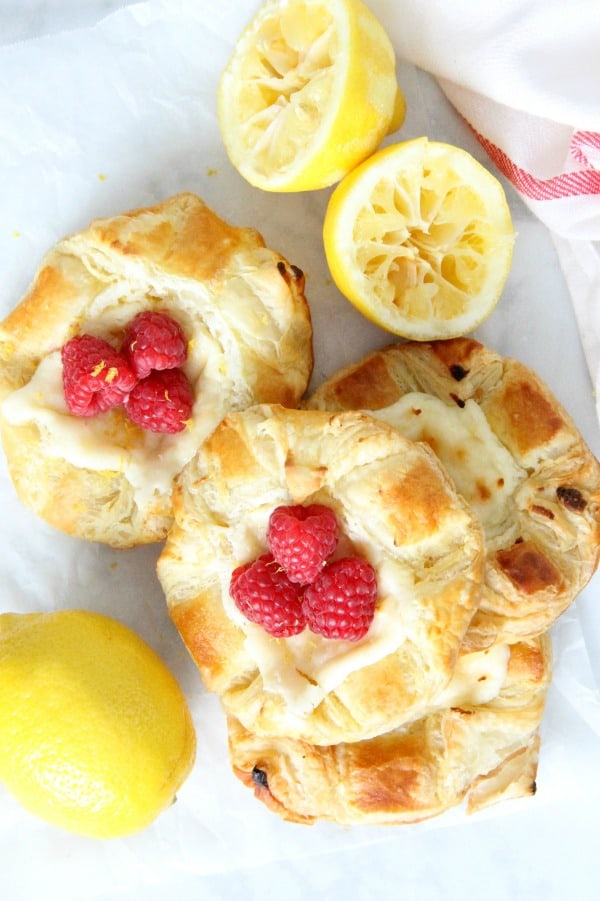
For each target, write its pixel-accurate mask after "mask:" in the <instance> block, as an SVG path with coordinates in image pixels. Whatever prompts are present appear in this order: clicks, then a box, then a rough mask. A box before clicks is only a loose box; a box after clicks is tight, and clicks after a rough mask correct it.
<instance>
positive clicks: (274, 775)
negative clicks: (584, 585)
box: [228, 636, 551, 825]
mask: <svg viewBox="0 0 600 901" xmlns="http://www.w3.org/2000/svg"><path fill="white" fill-rule="evenodd" d="M480 653H485V652H480ZM508 653H509V658H508V665H507V668H506V675H505V678H504V681H503V683H502V685H501V686H500V689H499V691H498V692H497V694H495V696H494V697H493V698H491V699H490V700H489V701H488V702H486V703H484V704H478V703H473V702H472V701H469V699H468V693H467V695H466V697H465V699H464V700H463V702H462V703H461V704H460V705H456V706H452V707H443V708H440V709H438V710H435V711H433V712H431V713H430V714H428V715H427V716H425V717H423V718H422V719H419V720H418V721H416V722H413V723H411V724H409V725H407V726H405V727H403V728H399V729H396V730H393V731H389V732H386V733H384V734H382V735H378V736H376V737H375V738H372V739H370V740H368V741H359V742H354V743H351V744H348V743H340V744H335V745H330V746H327V747H324V746H321V747H316V746H315V745H312V744H310V743H308V742H303V741H298V740H297V739H293V738H289V737H265V736H258V735H255V734H253V733H252V732H251V731H249V730H248V729H246V728H244V727H243V726H242V725H241V724H240V723H239V721H237V720H236V719H235V718H233V717H228V735H229V752H230V759H231V765H232V767H233V771H234V773H235V774H236V776H237V777H238V778H239V779H240V780H241V781H242V782H243V783H244V784H245V785H247V786H248V787H250V788H251V789H253V791H254V794H255V795H256V797H257V798H258V799H259V800H260V801H262V802H263V803H264V804H266V805H267V806H268V807H269V808H270V809H271V810H273V811H274V812H275V813H277V814H278V815H279V816H280V817H282V818H283V819H285V820H290V821H293V822H298V823H306V824H311V823H314V822H315V821H316V820H319V819H324V820H330V821H333V822H335V823H338V824H341V825H369V824H370V825H386V824H388V825H396V824H405V823H416V822H419V821H421V820H425V819H428V818H431V817H434V816H438V815H440V814H442V813H445V812H446V811H448V810H449V809H450V808H452V807H455V806H457V805H459V804H461V803H462V802H463V801H465V799H466V809H467V811H468V812H469V813H471V812H473V811H476V810H479V809H481V808H483V807H486V806H489V805H491V804H494V803H497V802H498V801H501V800H506V799H510V798H518V797H525V796H527V795H532V794H534V792H535V788H536V785H535V778H536V772H537V760H538V748H539V732H538V727H539V724H540V721H541V717H542V714H543V709H544V703H545V698H546V692H547V688H548V684H549V681H550V675H551V650H550V641H549V639H548V637H547V636H542V637H540V638H537V639H532V640H531V641H528V642H518V643H515V644H513V645H511V646H510V648H509V649H508ZM473 688H474V689H476V688H477V686H476V685H474V686H473Z"/></svg>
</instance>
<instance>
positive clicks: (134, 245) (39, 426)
mask: <svg viewBox="0 0 600 901" xmlns="http://www.w3.org/2000/svg"><path fill="white" fill-rule="evenodd" d="M303 290H304V277H303V274H302V272H301V271H300V270H299V269H298V268H296V267H295V266H292V265H290V264H289V263H288V262H287V261H286V260H284V259H283V258H282V257H281V256H280V255H279V254H277V253H276V252H274V251H273V250H270V249H268V248H267V247H265V244H264V241H263V239H262V237H261V236H260V235H259V234H258V232H256V231H255V230H253V229H249V228H235V227H232V226H231V225H228V224H227V223H226V222H224V221H222V220H221V219H220V218H219V217H218V216H217V215H216V214H215V213H214V212H212V210H210V209H209V208H208V207H207V206H206V205H205V204H204V203H203V202H202V200H200V198H198V197H196V196H195V195H193V194H189V193H186V194H180V195H177V196H175V197H171V198H170V199H168V200H165V201H164V202H162V203H159V204H157V205H156V206H153V207H150V208H147V209H138V210H134V211H132V212H128V213H124V214H123V215H120V216H115V217H114V218H110V219H100V220H96V221H95V222H92V224H91V225H90V226H89V228H86V229H85V230H84V231H82V232H80V233H78V234H75V235H72V236H70V237H67V238H65V239H64V240H62V241H61V242H60V243H59V244H57V245H56V246H55V247H54V248H53V249H52V250H51V251H50V252H49V253H48V255H47V256H46V257H45V259H44V260H43V261H42V264H41V266H40V268H39V271H38V273H37V275H36V277H35V280H34V282H33V285H32V287H31V289H30V290H29V292H28V293H27V295H26V297H25V298H24V299H23V300H22V301H21V303H20V304H19V305H18V306H17V307H16V309H14V310H13V312H12V313H10V315H9V316H8V317H7V318H6V319H5V320H4V322H3V323H2V324H1V326H0V400H2V401H3V403H2V406H1V408H0V426H1V430H2V440H3V444H4V448H5V452H6V456H7V459H8V465H9V469H10V474H11V477H12V479H13V482H14V484H15V487H16V490H17V493H18V495H19V496H20V498H21V499H22V501H23V502H24V503H25V504H26V505H27V506H29V507H30V508H31V509H33V510H34V511H35V512H36V513H38V514H39V515H40V516H42V517H43V518H44V519H46V520H47V521H48V522H49V523H51V524H52V525H53V526H56V527H57V528H59V529H61V530H63V531H65V532H67V533H69V534H72V535H76V536H78V537H80V538H86V539H92V540H96V541H102V542H106V543H108V544H111V545H114V546H116V547H127V546H130V545H135V544H139V543H144V542H150V541H157V540H160V539H163V538H164V536H165V535H166V533H167V530H168V528H169V526H170V524H171V522H172V507H171V488H172V483H173V479H174V477H175V476H176V475H177V473H178V472H179V470H180V469H181V468H182V466H183V465H184V463H186V462H187V460H189V459H190V457H191V456H192V455H193V453H194V452H195V450H196V448H197V446H198V445H199V444H200V443H201V441H202V440H203V439H204V438H205V437H206V436H207V435H208V434H210V432H211V431H212V430H213V429H214V427H215V426H216V424H217V423H218V422H219V420H220V419H221V418H222V417H223V416H224V415H225V414H226V413H227V412H228V411H229V410H232V409H233V410H236V409H243V408H244V407H247V406H249V405H251V404H253V403H256V402H263V401H264V402H276V403H281V404H284V405H291V406H295V405H296V404H297V402H298V400H299V399H300V398H301V396H302V395H303V393H304V391H305V389H306V386H307V384H308V380H309V378H310V374H311V370H312V331H311V323H310V314H309V309H308V306H307V303H306V299H305V297H304V293H303ZM143 310H155V311H161V312H166V313H167V314H169V315H170V316H171V317H172V318H174V319H175V320H176V321H177V322H178V323H179V325H180V326H181V327H182V328H183V330H184V333H185V337H186V339H187V340H188V359H187V361H186V363H185V365H184V367H183V369H184V371H185V372H186V374H187V376H188V378H189V380H190V382H191V384H192V388H193V395H194V406H193V410H192V415H191V417H190V420H189V421H188V423H187V427H186V429H185V431H183V432H181V433H179V434H176V435H166V434H157V433H155V432H149V431H147V430H146V429H142V428H139V427H138V426H136V425H133V424H132V423H131V421H129V420H128V419H127V417H126V416H124V414H123V410H122V408H121V407H117V408H114V409H112V410H109V411H107V412H104V413H102V414H99V415H98V416H94V417H89V418H80V417H76V416H73V415H70V414H69V413H68V410H67V407H66V406H65V400H64V396H63V391H62V387H61V372H62V368H61V358H60V350H61V347H62V345H63V344H64V343H65V342H66V341H67V340H68V339H70V338H71V337H73V336H74V335H75V334H81V333H91V334H92V335H95V336H99V337H102V338H104V339H106V340H108V341H109V342H111V343H112V344H113V345H114V346H115V347H118V344H119V340H120V336H121V335H122V333H123V330H124V328H125V326H126V323H127V322H128V321H130V320H131V319H132V318H133V317H134V316H135V315H136V314H137V313H138V312H140V311H143Z"/></svg>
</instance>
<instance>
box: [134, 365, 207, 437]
mask: <svg viewBox="0 0 600 901" xmlns="http://www.w3.org/2000/svg"><path fill="white" fill-rule="evenodd" d="M193 402H194V398H193V395H192V389H191V386H190V383H189V382H188V380H187V377H186V375H185V373H184V372H183V370H181V369H165V370H163V371H162V372H160V371H155V372H151V373H150V375H148V376H146V378H144V379H140V380H139V382H138V383H137V385H136V386H135V388H134V389H133V391H132V392H131V394H130V395H129V397H128V398H127V400H126V402H125V409H126V411H127V415H128V416H129V418H130V419H131V421H132V422H135V423H136V425H139V426H141V427H142V428H143V429H148V430H149V431H150V432H168V433H169V434H175V432H182V431H183V429H185V424H186V420H188V419H189V418H190V415H191V412H192V406H193Z"/></svg>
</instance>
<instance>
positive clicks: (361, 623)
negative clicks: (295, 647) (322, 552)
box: [302, 557, 377, 641]
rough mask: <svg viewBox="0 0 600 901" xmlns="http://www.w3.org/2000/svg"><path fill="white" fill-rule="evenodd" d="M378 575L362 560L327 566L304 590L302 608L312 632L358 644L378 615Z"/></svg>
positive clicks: (340, 561)
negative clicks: (376, 606) (376, 609)
mask: <svg viewBox="0 0 600 901" xmlns="http://www.w3.org/2000/svg"><path fill="white" fill-rule="evenodd" d="M376 600H377V575H376V573H375V570H374V569H373V567H372V566H371V564H370V563H367V561H366V560H363V559H362V558H361V557H343V558H342V559H340V560H336V561H334V562H333V563H328V564H327V566H325V568H324V569H323V571H322V573H321V575H320V576H319V577H318V578H317V579H316V580H315V581H314V582H313V583H312V585H307V586H306V588H305V589H304V599H303V602H302V609H303V610H304V615H305V617H306V623H307V625H308V628H309V629H310V630H311V632H316V633H317V635H324V636H325V637H326V638H342V639H345V640H346V641H358V639H359V638H362V637H363V635H366V633H367V632H368V631H369V626H370V625H371V622H372V621H373V617H374V615H375V601H376Z"/></svg>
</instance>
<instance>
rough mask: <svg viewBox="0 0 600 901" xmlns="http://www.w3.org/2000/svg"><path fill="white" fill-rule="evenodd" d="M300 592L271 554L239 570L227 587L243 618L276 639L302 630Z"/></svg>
mask: <svg viewBox="0 0 600 901" xmlns="http://www.w3.org/2000/svg"><path fill="white" fill-rule="evenodd" d="M301 590H302V589H301V588H300V587H299V586H298V585H294V583H293V582H290V580H289V579H288V577H287V576H286V574H285V573H284V572H283V570H282V569H281V567H280V566H279V564H278V563H277V561H276V560H274V558H273V555H272V554H262V556H260V557H258V558H257V559H256V560H254V561H253V562H252V563H246V564H244V565H243V566H238V568H237V569H235V570H234V571H233V574H232V576H231V582H230V586H229V592H230V594H231V597H232V598H233V600H234V601H235V604H236V606H237V608H238V609H239V610H241V612H242V613H243V614H244V616H245V617H246V618H247V619H249V620H250V621H251V622H253V623H257V625H259V626H262V627H263V629H264V630H265V631H266V632H268V633H269V634H270V635H273V636H275V638H287V637H288V636H290V635H297V634H298V632H302V630H303V629H304V627H305V625H306V624H305V622H304V614H303V613H302V604H301V600H300V597H301Z"/></svg>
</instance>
